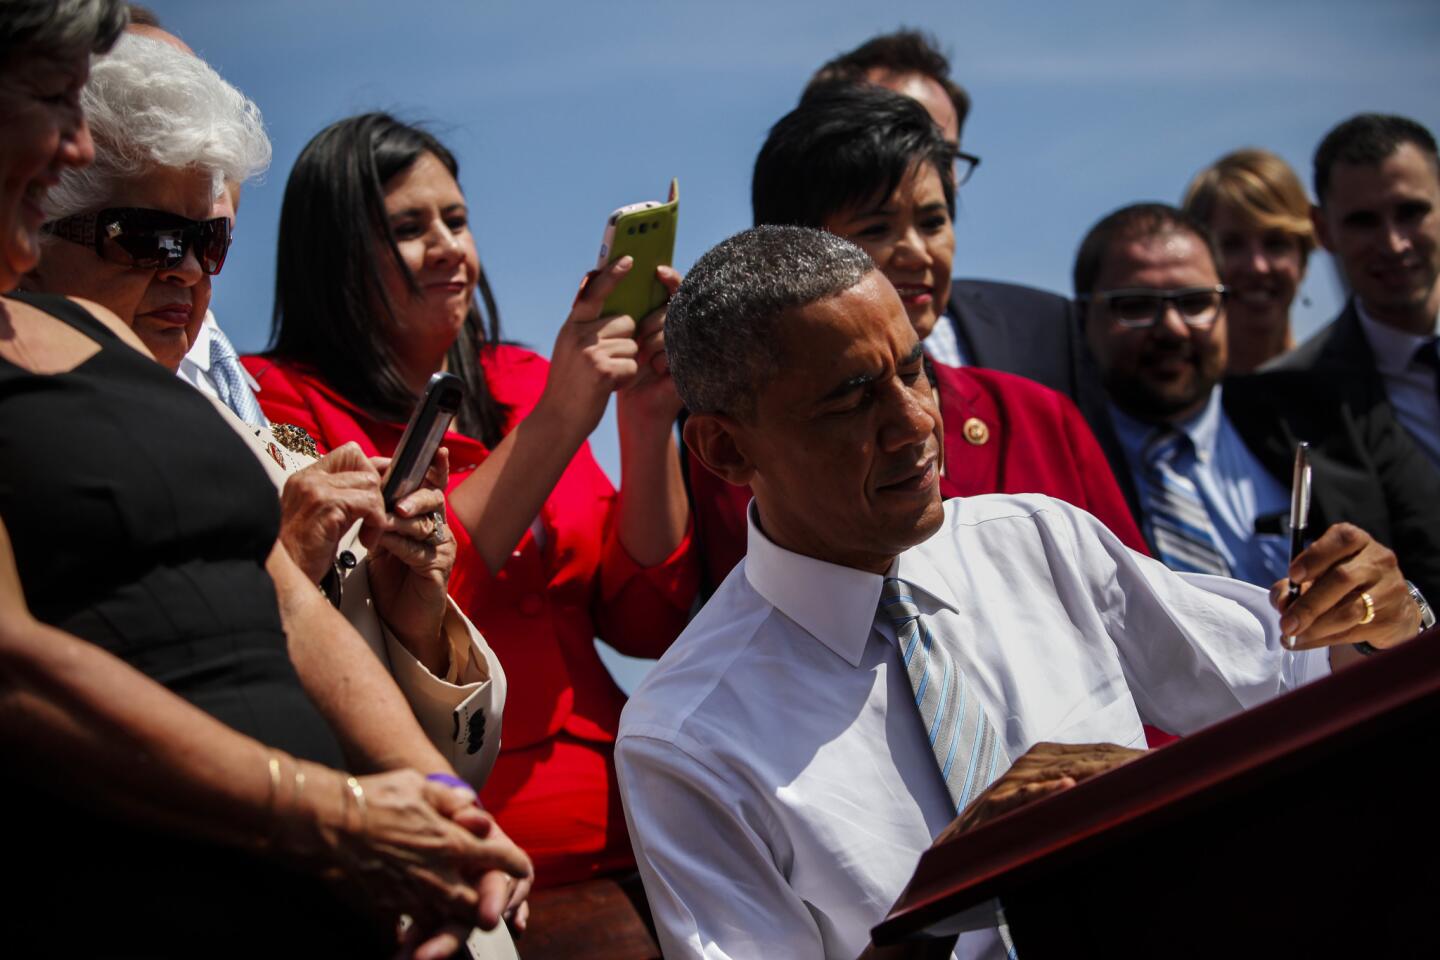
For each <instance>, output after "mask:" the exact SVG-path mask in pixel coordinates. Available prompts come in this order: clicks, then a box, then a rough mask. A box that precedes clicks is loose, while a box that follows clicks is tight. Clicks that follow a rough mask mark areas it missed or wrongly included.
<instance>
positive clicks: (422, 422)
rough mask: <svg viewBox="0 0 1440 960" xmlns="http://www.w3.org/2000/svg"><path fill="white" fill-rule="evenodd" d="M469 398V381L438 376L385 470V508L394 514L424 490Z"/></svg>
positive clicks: (450, 374) (428, 389)
mask: <svg viewBox="0 0 1440 960" xmlns="http://www.w3.org/2000/svg"><path fill="white" fill-rule="evenodd" d="M464 399H465V382H464V381H463V380H461V379H460V378H459V377H457V376H455V375H454V374H453V373H437V374H435V375H434V376H433V377H431V378H430V383H429V384H427V385H426V387H425V395H424V396H423V397H421V398H420V402H419V403H418V404H416V406H415V412H414V413H413V414H411V415H410V422H409V423H407V424H406V425H405V432H404V433H403V434H402V435H401V437H400V443H399V445H398V446H397V447H396V448H395V457H394V459H393V460H391V461H390V469H389V470H387V471H385V481H384V484H385V486H384V488H383V495H384V497H385V509H386V510H387V511H393V510H394V509H395V503H396V501H399V500H403V499H405V498H406V497H407V496H409V495H410V494H412V493H414V492H415V491H416V490H418V489H419V488H420V483H421V481H422V480H424V479H425V471H426V470H428V469H430V461H431V460H434V459H435V451H436V450H439V449H440V441H441V440H443V439H445V431H446V430H449V429H450V421H452V420H454V419H455V414H456V413H458V412H459V411H460V402H461V401H462V400H464Z"/></svg>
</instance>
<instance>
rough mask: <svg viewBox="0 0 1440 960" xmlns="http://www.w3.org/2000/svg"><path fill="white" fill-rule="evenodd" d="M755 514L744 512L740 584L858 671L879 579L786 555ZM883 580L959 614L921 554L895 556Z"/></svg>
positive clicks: (876, 605)
mask: <svg viewBox="0 0 1440 960" xmlns="http://www.w3.org/2000/svg"><path fill="white" fill-rule="evenodd" d="M949 508H950V507H949V504H947V505H946V509H947V510H949ZM755 511H756V507H755V502H754V501H753V500H752V501H751V502H750V508H749V509H748V510H747V511H746V518H747V521H748V526H749V539H748V541H747V549H746V554H745V578H746V580H748V581H749V582H750V586H751V587H752V588H754V590H755V592H756V593H758V594H760V596H761V597H763V598H764V599H765V601H766V602H767V603H769V604H770V605H771V606H773V607H774V608H775V609H777V610H779V611H780V612H781V613H783V614H785V616H787V617H789V618H790V619H791V620H793V621H795V623H797V624H798V625H799V626H800V627H801V628H802V629H803V630H804V631H805V632H806V633H808V634H810V635H811V636H812V637H814V638H815V639H816V640H818V641H820V643H822V644H824V645H825V646H826V647H828V648H829V649H830V650H831V651H832V652H833V653H835V654H836V655H837V656H839V657H840V658H841V659H843V660H845V662H846V663H849V664H850V665H851V666H852V667H858V666H859V665H860V658H861V655H862V654H863V653H864V652H865V643H866V640H868V639H869V636H870V630H871V628H872V627H873V626H874V624H875V612H876V610H878V609H879V606H880V590H881V587H882V586H883V584H884V580H885V578H884V577H882V576H880V575H879V574H874V573H867V572H866V571H864V570H856V569H855V568H853V567H842V566H840V565H838V564H834V563H827V562H826V561H824V560H817V559H815V558H814V557H807V556H804V555H803V554H799V553H793V552H791V551H789V550H786V549H785V548H784V547H781V546H779V545H777V544H776V543H775V542H774V541H772V540H771V539H770V538H769V537H767V536H765V534H764V533H763V532H762V531H761V529H760V526H759V524H758V523H757V522H756V512H755ZM887 576H896V577H899V578H900V579H902V580H904V581H905V582H907V583H909V584H910V585H911V586H913V587H917V588H919V589H921V590H923V591H924V592H925V593H927V594H929V595H930V596H931V597H933V598H934V599H935V600H936V601H937V602H938V603H940V604H941V605H943V606H946V607H949V608H950V609H951V610H958V609H959V608H958V607H957V606H956V604H955V601H954V595H953V594H952V592H951V591H950V588H949V586H948V585H947V584H946V582H945V580H944V578H943V577H942V576H941V575H940V572H939V571H938V570H937V569H936V568H935V566H934V565H933V564H932V563H930V562H929V559H928V558H927V557H925V556H924V555H923V552H921V551H918V550H915V549H913V548H912V549H911V550H907V551H906V552H905V553H903V554H901V555H900V556H899V557H897V558H896V559H895V561H894V562H893V563H891V565H890V570H889V571H888V572H887Z"/></svg>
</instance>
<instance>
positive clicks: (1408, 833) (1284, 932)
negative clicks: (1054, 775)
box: [873, 627, 1440, 960]
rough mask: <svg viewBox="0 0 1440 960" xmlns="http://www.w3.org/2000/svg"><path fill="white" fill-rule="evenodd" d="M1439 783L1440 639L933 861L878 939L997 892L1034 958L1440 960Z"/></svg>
mask: <svg viewBox="0 0 1440 960" xmlns="http://www.w3.org/2000/svg"><path fill="white" fill-rule="evenodd" d="M1437 783H1440V627H1437V628H1435V629H1432V630H1429V631H1427V632H1426V633H1425V634H1424V635H1423V636H1421V637H1419V638H1417V639H1416V640H1414V641H1412V642H1410V643H1408V644H1405V645H1404V646H1402V647H1400V648H1397V649H1395V650H1392V651H1389V652H1386V653H1382V654H1379V655H1377V656H1374V657H1371V658H1370V659H1369V660H1367V661H1365V662H1363V663H1360V664H1357V665H1355V666H1354V667H1352V668H1350V669H1349V670H1346V671H1343V672H1341V673H1339V674H1336V675H1335V676H1331V677H1327V678H1325V679H1324V680H1321V681H1317V682H1316V683H1313V684H1310V685H1309V686H1306V687H1304V688H1302V689H1300V690H1297V691H1294V692H1293V693H1289V694H1287V695H1285V696H1283V697H1279V698H1277V699H1275V700H1273V701H1271V702H1270V703H1267V704H1264V705H1263V706H1260V707H1257V708H1255V709H1253V710H1250V711H1247V712H1246V713H1244V714H1242V715H1240V716H1237V717H1234V718H1232V719H1230V720H1227V721H1225V722H1223V723H1220V724H1216V725H1215V726H1213V727H1209V728H1207V729H1205V730H1203V731H1201V732H1199V733H1197V734H1195V735H1193V736H1190V737H1187V738H1185V739H1183V740H1181V741H1179V742H1178V743H1174V744H1171V745H1170V746H1167V747H1164V748H1162V749H1160V750H1156V751H1154V752H1152V753H1151V754H1149V755H1147V756H1145V757H1142V758H1141V759H1139V760H1137V761H1135V762H1133V763H1131V764H1128V765H1127V766H1124V767H1121V768H1120V769H1118V770H1113V771H1111V772H1110V773H1107V774H1105V775H1104V776H1102V777H1098V778H1096V779H1094V780H1091V781H1088V782H1086V783H1082V784H1079V785H1078V786H1076V787H1075V788H1074V789H1072V790H1068V791H1066V792H1065V793H1063V794H1060V795H1058V796H1055V797H1052V798H1050V799H1047V800H1045V801H1042V802H1040V803H1037V804H1035V805H1034V806H1031V807H1028V808H1025V809H1022V810H1018V811H1016V812H1015V813H1012V814H1010V815H1008V816H1005V817H1002V818H1001V819H999V820H996V821H993V822H991V823H988V824H986V825H985V826H983V827H981V828H980V829H977V830H975V831H973V832H972V833H969V834H966V835H965V836H962V837H959V838H957V839H955V840H953V841H951V842H950V843H947V844H945V845H944V846H942V847H936V848H934V849H931V850H929V851H927V852H926V853H925V854H924V855H923V856H922V857H921V858H920V863H919V866H918V867H917V868H916V871H915V875H914V876H913V877H912V878H911V880H910V884H909V886H907V887H906V889H905V892H904V893H903V894H902V895H901V897H900V900H899V901H898V902H897V903H896V905H895V908H894V909H893V910H892V911H891V913H890V915H889V916H888V917H886V919H885V920H884V921H883V922H882V923H881V924H880V925H879V926H877V927H876V928H875V929H874V931H873V936H874V939H875V942H876V943H877V944H882V945H888V944H896V943H900V942H902V941H905V940H912V939H917V938H926V937H934V936H944V935H949V934H952V933H954V932H955V931H956V930H957V929H962V928H963V926H961V924H962V918H961V914H962V913H963V912H964V911H966V910H967V909H969V908H973V907H977V906H980V905H982V904H985V903H986V902H988V901H990V900H992V899H993V898H999V900H1000V902H1001V903H1002V904H1003V905H1004V908H1005V914H1006V919H1007V920H1008V922H1009V925H1010V932H1011V935H1012V937H1013V938H1014V941H1015V946H1016V952H1017V953H1018V955H1019V956H1020V957H1021V958H1023V960H1035V958H1037V957H1039V958H1047V957H1147V958H1149V957H1252V956H1255V957H1259V956H1264V957H1333V956H1346V957H1409V956H1416V957H1422V956H1423V957H1431V958H1434V957H1440V787H1437V786H1436V784H1437ZM1427 784H1428V786H1427ZM1431 910H1434V911H1436V914H1435V915H1432V914H1431V913H1430V911H1431Z"/></svg>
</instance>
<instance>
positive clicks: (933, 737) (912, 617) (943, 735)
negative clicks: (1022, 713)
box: [880, 577, 1010, 813]
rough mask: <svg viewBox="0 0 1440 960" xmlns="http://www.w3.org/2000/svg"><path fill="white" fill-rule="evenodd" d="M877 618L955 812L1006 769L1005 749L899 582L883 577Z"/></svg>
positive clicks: (960, 671) (951, 661)
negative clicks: (889, 632)
mask: <svg viewBox="0 0 1440 960" xmlns="http://www.w3.org/2000/svg"><path fill="white" fill-rule="evenodd" d="M880 615H881V616H883V617H884V618H885V619H886V621H887V622H889V623H890V625H891V626H893V627H894V628H895V640H896V644H897V646H898V649H899V653H900V659H901V662H902V663H903V664H904V666H905V670H906V672H907V673H908V674H909V677H910V688H911V689H912V690H913V691H915V707H916V709H917V710H919V711H920V720H921V721H922V722H923V723H924V725H925V732H926V734H927V735H928V736H929V738H930V749H931V752H933V753H934V754H935V762H936V763H937V764H938V765H939V767H940V776H941V777H943V778H944V780H945V787H946V789H948V790H949V791H950V799H951V801H953V802H954V804H955V812H956V813H959V812H960V811H961V810H964V809H965V807H966V805H968V804H969V803H970V801H971V800H973V799H975V797H976V796H977V795H979V793H980V791H982V790H984V789H985V788H986V787H988V786H989V785H990V783H991V781H993V780H994V779H995V778H996V777H997V776H998V775H999V774H1000V773H1002V772H1003V771H1004V770H1005V769H1007V768H1008V767H1009V765H1010V764H1009V758H1008V757H1007V756H1006V755H1005V745H1004V744H1002V743H1001V742H1000V737H999V734H998V733H997V732H996V730H995V725H994V724H993V723H991V722H990V718H989V717H988V716H986V714H985V706H984V704H982V703H981V702H980V698H979V697H978V696H977V695H976V694H975V691H974V689H973V688H972V687H971V686H970V684H969V683H967V682H966V680H965V674H964V672H963V671H962V670H960V668H959V667H958V666H956V664H955V660H954V658H953V657H951V656H950V652H949V651H948V650H946V649H945V645H944V644H943V643H941V642H940V641H939V640H937V639H936V638H935V636H934V635H933V634H931V632H930V628H929V626H928V625H926V623H925V621H924V619H923V618H922V617H921V616H920V609H919V608H918V607H917V606H916V605H915V600H914V598H913V597H911V595H910V587H909V585H908V584H906V583H905V581H904V580H898V579H896V578H895V577H887V578H886V579H885V586H884V589H882V590H881V593H880Z"/></svg>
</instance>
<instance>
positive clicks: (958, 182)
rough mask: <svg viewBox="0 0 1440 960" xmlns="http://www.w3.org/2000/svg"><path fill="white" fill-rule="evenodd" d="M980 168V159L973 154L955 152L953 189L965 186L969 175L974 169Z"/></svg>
mask: <svg viewBox="0 0 1440 960" xmlns="http://www.w3.org/2000/svg"><path fill="white" fill-rule="evenodd" d="M978 166H980V158H979V157H977V156H975V154H973V153H966V152H965V151H964V150H956V151H955V187H956V188H957V189H958V188H960V187H963V186H965V184H966V183H967V182H969V180H970V175H971V174H973V173H974V172H975V168H976V167H978Z"/></svg>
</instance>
